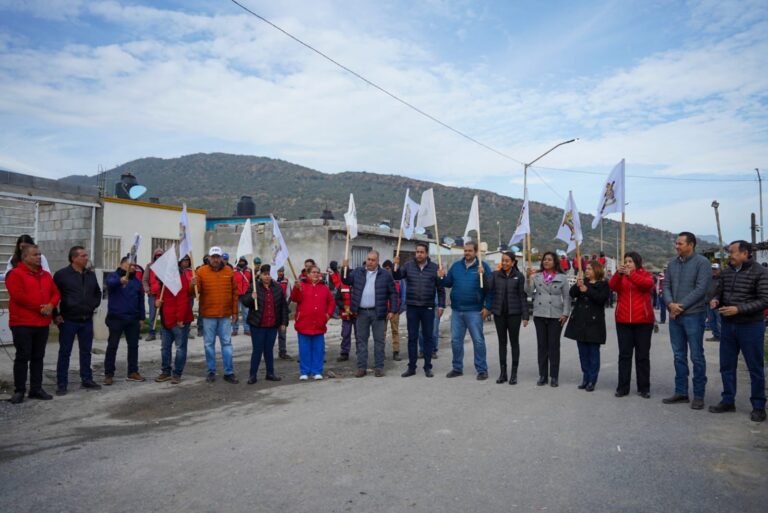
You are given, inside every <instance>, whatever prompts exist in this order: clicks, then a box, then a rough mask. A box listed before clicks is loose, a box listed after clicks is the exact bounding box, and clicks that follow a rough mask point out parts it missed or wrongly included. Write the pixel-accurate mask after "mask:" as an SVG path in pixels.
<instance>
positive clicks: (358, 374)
mask: <svg viewBox="0 0 768 513" xmlns="http://www.w3.org/2000/svg"><path fill="white" fill-rule="evenodd" d="M355 377H356V378H364V377H365V369H357V372H355Z"/></svg>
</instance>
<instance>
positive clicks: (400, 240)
mask: <svg viewBox="0 0 768 513" xmlns="http://www.w3.org/2000/svg"><path fill="white" fill-rule="evenodd" d="M402 241H403V224H402V223H400V235H398V236H397V250H396V251H395V256H396V257H397V258H398V260H399V259H400V243H401V242H402ZM398 267H400V266H399V265H398V264H395V267H394V269H395V271H397V268H398Z"/></svg>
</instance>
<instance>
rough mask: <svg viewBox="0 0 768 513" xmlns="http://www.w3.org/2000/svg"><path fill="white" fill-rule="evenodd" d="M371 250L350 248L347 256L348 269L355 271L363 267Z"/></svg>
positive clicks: (368, 248)
mask: <svg viewBox="0 0 768 513" xmlns="http://www.w3.org/2000/svg"><path fill="white" fill-rule="evenodd" d="M372 249H373V248H372V247H370V246H352V250H351V251H350V255H349V268H350V269H355V268H357V267H361V266H363V265H365V259H366V258H367V257H368V253H370V252H371V250H372Z"/></svg>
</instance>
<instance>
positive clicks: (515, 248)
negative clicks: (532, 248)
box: [509, 246, 520, 253]
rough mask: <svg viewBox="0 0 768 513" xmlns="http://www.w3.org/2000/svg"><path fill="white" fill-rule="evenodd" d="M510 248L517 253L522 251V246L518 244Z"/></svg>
mask: <svg viewBox="0 0 768 513" xmlns="http://www.w3.org/2000/svg"><path fill="white" fill-rule="evenodd" d="M509 250H510V251H512V252H513V253H517V252H519V251H520V248H519V247H518V246H512V247H511V248H509Z"/></svg>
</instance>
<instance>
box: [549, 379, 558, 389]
mask: <svg viewBox="0 0 768 513" xmlns="http://www.w3.org/2000/svg"><path fill="white" fill-rule="evenodd" d="M549 386H551V387H552V388H557V387H558V386H560V385H559V384H558V383H557V378H552V379H551V380H550V381H549Z"/></svg>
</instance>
